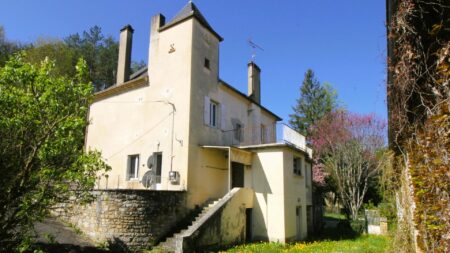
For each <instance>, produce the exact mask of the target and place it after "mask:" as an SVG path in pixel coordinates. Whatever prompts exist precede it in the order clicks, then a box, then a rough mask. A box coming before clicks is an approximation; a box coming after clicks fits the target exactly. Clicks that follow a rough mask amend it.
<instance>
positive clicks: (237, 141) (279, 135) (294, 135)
mask: <svg viewBox="0 0 450 253" xmlns="http://www.w3.org/2000/svg"><path fill="white" fill-rule="evenodd" d="M222 133H223V135H222V141H221V143H220V145H225V146H248V145H259V144H275V143H286V144H289V145H292V146H295V147H296V148H298V149H300V150H303V151H305V152H307V153H308V154H309V155H310V156H312V150H311V149H310V148H308V147H307V146H306V138H305V136H303V135H301V134H300V133H298V132H297V131H295V130H294V129H292V128H291V127H289V126H288V125H286V124H284V123H278V124H276V125H274V126H258V127H238V128H235V129H230V130H227V131H222Z"/></svg>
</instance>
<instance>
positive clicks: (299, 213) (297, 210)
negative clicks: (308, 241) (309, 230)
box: [295, 206, 303, 241]
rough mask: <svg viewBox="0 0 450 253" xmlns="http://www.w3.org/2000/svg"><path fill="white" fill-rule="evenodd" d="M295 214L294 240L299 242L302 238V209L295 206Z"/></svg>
mask: <svg viewBox="0 0 450 253" xmlns="http://www.w3.org/2000/svg"><path fill="white" fill-rule="evenodd" d="M295 214H296V216H297V235H296V238H295V239H297V241H300V240H301V239H303V238H302V207H301V206H297V207H296V208H295Z"/></svg>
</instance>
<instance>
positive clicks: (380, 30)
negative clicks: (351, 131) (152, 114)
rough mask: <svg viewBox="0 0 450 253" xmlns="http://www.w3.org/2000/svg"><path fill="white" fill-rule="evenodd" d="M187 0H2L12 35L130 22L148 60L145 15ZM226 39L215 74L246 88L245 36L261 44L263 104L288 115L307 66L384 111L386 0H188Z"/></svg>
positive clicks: (0, 12) (347, 95) (358, 103)
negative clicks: (190, 0)
mask: <svg viewBox="0 0 450 253" xmlns="http://www.w3.org/2000/svg"><path fill="white" fill-rule="evenodd" d="M187 2H188V0H147V1H145V0H129V1H124V0H123V1H119V0H77V1H75V0H65V1H60V0H59V1H58V0H40V1H29V0H14V1H12V0H0V25H3V26H4V28H5V31H6V37H7V38H8V39H10V40H16V41H21V42H33V41H35V40H36V39H37V38H39V37H51V38H62V37H66V36H67V35H69V34H73V33H77V32H82V31H83V30H87V29H89V28H90V27H92V26H94V25H98V26H100V27H101V28H102V31H103V33H104V34H106V35H112V36H113V37H115V38H116V39H118V35H119V30H120V29H121V28H122V27H123V26H124V25H126V24H131V25H132V26H133V27H134V29H135V32H134V37H133V49H132V52H133V53H132V54H133V56H132V57H133V60H138V61H139V60H144V61H145V62H147V60H148V59H147V55H148V43H149V30H150V26H149V23H150V19H151V17H152V16H153V15H154V14H156V13H162V14H163V15H165V16H166V20H167V21H168V20H170V19H171V18H172V17H173V16H174V15H175V14H176V13H177V12H178V11H179V10H181V8H182V7H183V6H184V5H185V4H186V3H187ZM194 3H195V4H196V5H197V7H198V8H199V9H200V11H201V12H202V14H203V15H204V16H205V17H206V19H207V20H208V22H209V23H210V24H211V26H212V27H213V28H214V29H215V31H216V32H218V33H219V34H220V35H221V36H222V37H223V38H224V41H223V42H222V43H221V46H220V77H221V78H222V79H223V80H225V81H226V82H228V83H230V84H231V85H233V86H234V87H236V88H237V89H239V90H241V91H242V92H244V93H246V92H247V91H246V89H247V63H248V61H249V60H250V59H251V52H252V50H251V49H250V47H249V46H248V44H247V40H248V39H249V38H251V39H252V41H254V42H255V43H256V44H258V45H259V46H261V47H262V48H263V49H264V51H257V56H256V63H257V64H258V65H259V66H260V67H261V70H262V73H261V79H262V84H261V85H262V88H261V89H262V104H263V105H265V106H266V107H267V108H268V109H270V110H272V111H273V112H274V113H276V114H278V115H279V116H281V117H282V118H283V119H284V121H288V119H289V116H288V115H289V114H290V113H292V106H293V105H294V104H295V100H296V99H297V98H298V96H299V87H300V84H301V82H302V80H303V76H304V73H305V71H306V70H307V69H308V68H311V69H313V70H314V71H315V73H316V77H317V78H318V79H319V81H321V82H328V83H330V84H331V85H332V86H333V87H334V88H335V89H336V90H337V91H338V94H339V99H340V101H341V102H342V103H343V104H344V105H346V107H347V109H349V110H350V111H353V112H358V113H375V114H377V115H379V116H380V117H382V118H386V98H385V97H386V88H385V87H386V84H385V82H386V35H385V1H379V0H372V1H361V0H340V1H336V0H309V1H306V0H278V1H273V0H271V1H269V0H194Z"/></svg>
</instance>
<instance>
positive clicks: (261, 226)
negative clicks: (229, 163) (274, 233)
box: [251, 157, 272, 241]
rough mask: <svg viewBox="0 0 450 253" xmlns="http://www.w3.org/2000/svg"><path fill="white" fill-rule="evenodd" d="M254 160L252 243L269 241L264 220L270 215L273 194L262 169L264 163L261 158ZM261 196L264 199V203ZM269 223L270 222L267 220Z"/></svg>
mask: <svg viewBox="0 0 450 253" xmlns="http://www.w3.org/2000/svg"><path fill="white" fill-rule="evenodd" d="M255 158H256V159H254V160H253V166H252V169H253V180H252V183H253V186H252V187H253V190H254V194H255V196H254V200H255V201H254V206H253V210H252V221H251V223H252V228H253V229H252V230H253V231H254V232H253V235H252V237H253V238H251V240H252V241H268V240H269V234H268V232H267V229H268V228H267V224H266V221H265V220H264V216H265V215H267V214H268V211H269V210H268V206H269V205H268V204H269V203H268V195H269V194H272V189H271V188H270V184H269V181H268V180H267V175H266V173H265V172H264V170H263V169H262V166H263V165H262V163H261V160H260V159H259V157H255ZM261 195H262V197H263V199H264V201H262V199H261ZM267 222H268V220H267Z"/></svg>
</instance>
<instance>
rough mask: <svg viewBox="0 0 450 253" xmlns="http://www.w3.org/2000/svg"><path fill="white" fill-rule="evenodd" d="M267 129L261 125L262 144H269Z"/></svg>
mask: <svg viewBox="0 0 450 253" xmlns="http://www.w3.org/2000/svg"><path fill="white" fill-rule="evenodd" d="M266 137H267V128H266V126H265V125H261V144H264V143H266V142H267V138H266Z"/></svg>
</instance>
